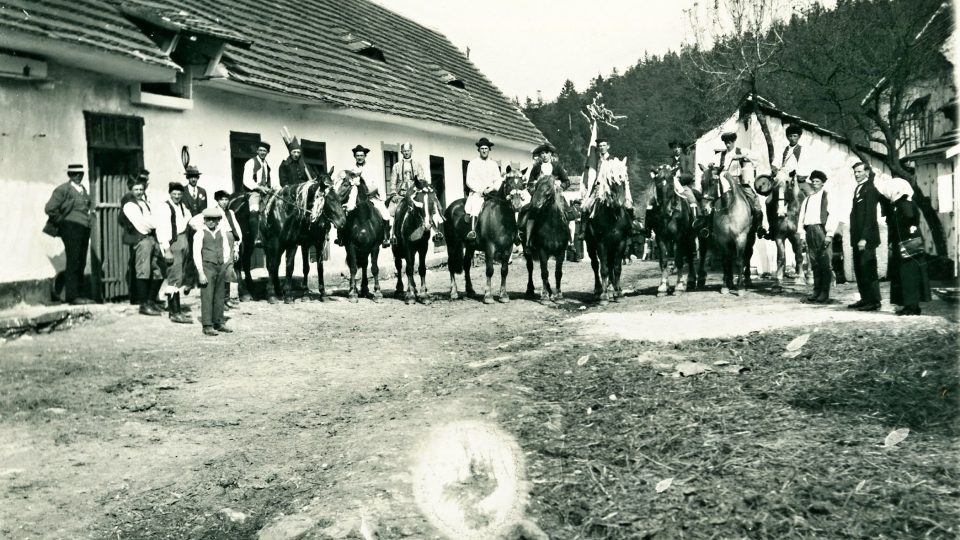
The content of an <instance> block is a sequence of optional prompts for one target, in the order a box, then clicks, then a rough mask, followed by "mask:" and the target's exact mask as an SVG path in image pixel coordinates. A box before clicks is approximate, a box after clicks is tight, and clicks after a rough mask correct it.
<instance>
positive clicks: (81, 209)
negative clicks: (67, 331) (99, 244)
mask: <svg viewBox="0 0 960 540" xmlns="http://www.w3.org/2000/svg"><path fill="white" fill-rule="evenodd" d="M83 174H84V169H83V165H81V164H78V163H74V164H71V165H68V166H67V178H68V180H67V181H66V182H64V183H63V184H60V185H59V186H57V188H56V189H54V190H53V193H52V194H51V195H50V200H48V201H47V204H46V206H45V207H44V209H43V210H44V212H46V214H47V216H48V222H47V223H48V227H49V226H53V227H55V228H56V229H57V233H56V234H55V235H56V236H59V237H60V239H61V240H63V251H64V254H65V255H66V259H67V260H66V269H65V270H64V272H63V281H64V300H66V301H67V302H69V303H70V304H73V305H81V304H92V303H93V300H90V299H89V298H85V297H83V296H81V295H80V286H81V284H82V283H83V271H84V269H85V268H86V266H87V250H88V248H89V246H90V227H91V226H92V225H93V214H94V204H93V199H91V198H90V194H89V193H87V189H86V188H85V187H83V184H82V183H81V182H83ZM44 231H47V232H52V231H48V229H47V228H46V227H45V228H44Z"/></svg>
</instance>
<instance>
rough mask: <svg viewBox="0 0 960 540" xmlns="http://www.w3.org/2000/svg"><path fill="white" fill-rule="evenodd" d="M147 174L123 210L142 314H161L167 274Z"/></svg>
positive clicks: (137, 182) (133, 188) (134, 187)
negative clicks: (160, 255)
mask: <svg viewBox="0 0 960 540" xmlns="http://www.w3.org/2000/svg"><path fill="white" fill-rule="evenodd" d="M146 187H147V176H146V175H143V174H141V175H140V176H139V177H138V178H137V179H136V180H134V181H133V185H132V186H131V188H130V193H128V194H127V195H125V196H124V198H123V204H122V206H121V212H120V225H121V227H122V228H123V243H124V244H127V245H129V246H130V259H131V261H132V267H133V273H134V280H133V291H131V293H132V295H134V296H136V298H137V299H139V301H140V314H141V315H150V316H159V315H160V309H159V307H158V306H157V304H156V299H157V295H158V294H159V292H160V286H161V284H162V283H163V275H162V273H161V272H160V264H159V260H158V249H157V239H156V235H155V232H154V230H155V228H156V227H155V225H154V220H153V212H152V211H151V209H150V204H149V203H148V202H147V198H146Z"/></svg>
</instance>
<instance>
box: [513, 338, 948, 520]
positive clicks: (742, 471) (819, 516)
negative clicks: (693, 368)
mask: <svg viewBox="0 0 960 540" xmlns="http://www.w3.org/2000/svg"><path fill="white" fill-rule="evenodd" d="M801 333H802V331H792V332H784V333H769V334H764V335H756V334H755V335H752V336H749V337H744V338H735V339H730V340H700V341H697V342H688V343H684V344H677V345H656V346H651V345H648V344H644V343H628V342H619V343H615V344H612V345H610V346H608V347H604V348H603V349H602V350H596V349H592V348H589V347H584V348H579V349H571V350H568V351H566V352H565V353H564V354H561V355H558V356H557V357H556V359H557V361H556V362H537V363H530V364H527V365H524V366H523V367H522V369H521V370H520V372H519V377H520V380H521V382H522V384H524V385H527V386H529V387H531V388H532V389H533V390H534V394H535V395H536V396H537V400H536V402H534V403H532V404H531V405H528V406H527V407H525V410H521V411H519V412H518V414H517V417H516V419H515V420H514V421H513V423H512V425H509V427H510V428H511V429H513V430H514V431H515V432H516V433H518V434H519V435H520V439H521V441H520V442H521V445H522V446H523V447H524V448H525V449H526V450H528V451H529V453H528V460H529V463H528V468H529V472H530V474H531V477H532V478H531V481H532V482H533V485H534V489H533V492H532V495H531V513H532V514H534V515H535V516H536V518H537V519H538V521H539V523H540V525H541V527H542V528H543V529H544V530H546V531H549V532H550V535H551V538H654V537H655V538H745V537H749V538H956V537H957V535H958V533H960V527H958V525H957V523H958V520H957V518H958V516H960V513H958V509H960V488H958V486H960V482H958V480H960V472H958V467H957V461H956V457H957V455H958V454H957V453H956V450H957V447H956V446H957V445H956V442H957V434H958V430H960V428H958V424H957V411H958V407H957V406H958V399H957V392H958V374H957V350H958V343H957V334H956V332H955V328H952V327H951V325H950V323H944V324H943V325H940V324H935V325H933V327H930V325H928V326H927V327H923V326H920V327H917V326H913V327H910V328H906V329H901V330H897V329H891V328H890V325H886V324H884V325H880V324H858V325H855V326H854V325H850V324H846V325H834V326H833V327H830V328H822V329H819V330H818V331H816V332H814V333H813V334H812V337H811V339H810V340H809V342H808V343H807V344H806V345H805V346H804V347H803V348H802V349H801V353H800V355H799V356H797V357H795V358H785V357H783V356H782V353H783V352H784V351H785V347H786V345H787V344H788V343H789V342H790V341H791V340H792V339H793V338H795V337H796V336H797V335H798V334H801ZM586 354H590V357H589V359H587V360H586V363H585V364H584V365H582V366H580V365H578V364H579V363H578V362H577V359H578V358H581V359H582V358H583V356H585V355H586ZM681 360H684V361H691V360H692V361H699V362H700V363H704V364H714V362H716V361H726V362H730V363H731V364H736V365H741V366H744V367H746V368H749V369H748V370H746V371H743V372H742V373H739V374H736V373H733V371H734V370H730V371H729V372H720V370H721V369H722V368H723V367H729V366H713V367H714V369H715V370H716V371H714V372H709V373H704V374H700V375H695V376H690V377H678V378H674V377H672V376H669V375H670V370H669V367H670V364H675V363H676V362H678V361H681ZM582 361H583V360H581V362H580V363H582ZM721 363H723V362H721ZM657 364H665V365H657ZM665 375H666V376H665ZM524 413H526V414H524ZM899 428H909V430H910V432H909V435H908V437H907V438H906V440H904V441H903V442H901V443H899V444H898V445H896V446H893V447H885V446H884V440H885V437H886V436H887V434H888V433H889V432H890V431H892V430H894V429H899ZM667 479H672V483H671V484H670V486H669V487H667V488H666V489H663V490H662V492H658V489H657V488H658V483H660V482H661V481H664V480H667ZM665 484H666V482H664V483H663V484H660V485H659V487H660V488H663V487H664V486H665Z"/></svg>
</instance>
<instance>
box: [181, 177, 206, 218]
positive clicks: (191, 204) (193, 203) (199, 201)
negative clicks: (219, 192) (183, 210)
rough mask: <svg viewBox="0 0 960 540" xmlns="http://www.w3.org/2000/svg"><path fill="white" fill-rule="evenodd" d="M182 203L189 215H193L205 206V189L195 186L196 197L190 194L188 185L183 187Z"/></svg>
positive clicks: (201, 210)
mask: <svg viewBox="0 0 960 540" xmlns="http://www.w3.org/2000/svg"><path fill="white" fill-rule="evenodd" d="M182 201H183V204H184V206H186V207H187V209H188V210H190V215H191V216H195V215H197V214H199V213H200V212H203V211H204V210H206V208H207V190H205V189H203V188H202V187H200V186H197V198H196V199H194V198H193V196H191V195H190V185H189V184H187V185H186V186H184V188H183V199H182Z"/></svg>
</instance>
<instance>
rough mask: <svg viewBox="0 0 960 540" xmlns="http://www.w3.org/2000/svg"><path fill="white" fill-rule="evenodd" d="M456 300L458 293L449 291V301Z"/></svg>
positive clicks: (458, 297) (458, 296)
mask: <svg viewBox="0 0 960 540" xmlns="http://www.w3.org/2000/svg"><path fill="white" fill-rule="evenodd" d="M457 300H460V293H455V292H452V293H450V301H451V302H456V301H457Z"/></svg>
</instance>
